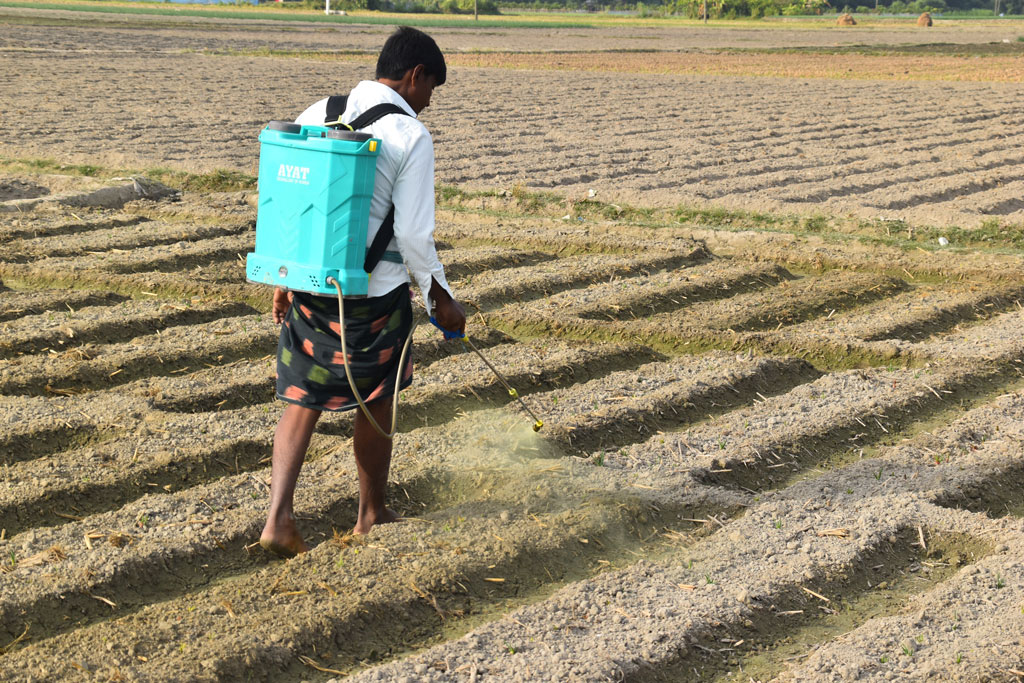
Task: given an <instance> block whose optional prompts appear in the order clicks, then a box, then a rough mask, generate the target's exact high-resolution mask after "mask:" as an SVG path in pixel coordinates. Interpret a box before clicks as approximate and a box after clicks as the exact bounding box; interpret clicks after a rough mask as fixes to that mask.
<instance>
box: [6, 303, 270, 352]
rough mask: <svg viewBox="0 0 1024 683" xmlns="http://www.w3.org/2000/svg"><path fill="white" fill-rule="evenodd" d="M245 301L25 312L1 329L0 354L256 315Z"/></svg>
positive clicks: (117, 338) (71, 345) (106, 340)
mask: <svg viewBox="0 0 1024 683" xmlns="http://www.w3.org/2000/svg"><path fill="white" fill-rule="evenodd" d="M256 313H257V312H256V311H255V310H253V308H252V307H251V306H248V305H246V304H242V303H221V304H206V305H203V304H199V305H194V304H191V303H190V302H187V301H186V302H183V304H182V303H171V302H166V301H162V302H155V301H152V302H148V301H143V302H122V303H120V304H117V305H115V306H96V307H85V308H80V309H78V310H76V311H70V310H68V311H64V312H59V311H58V312H57V313H53V312H50V313H45V314H39V315H34V316H26V317H23V318H21V319H20V320H18V321H17V322H10V323H7V324H5V325H3V326H2V327H0V331H2V332H3V334H4V337H3V339H2V340H0V358H6V357H10V356H13V355H19V356H20V355H27V354H35V353H42V352H45V351H49V350H51V349H53V350H61V351H67V350H70V349H73V348H74V347H76V346H79V345H85V344H112V343H116V342H118V341H121V340H123V339H126V338H128V339H130V338H132V337H137V336H141V335H145V334H148V333H153V332H158V331H161V330H165V329H168V328H171V327H180V326H184V325H200V324H203V323H209V322H213V321H216V320H220V319H221V318H228V317H235V316H242V315H247V314H256Z"/></svg>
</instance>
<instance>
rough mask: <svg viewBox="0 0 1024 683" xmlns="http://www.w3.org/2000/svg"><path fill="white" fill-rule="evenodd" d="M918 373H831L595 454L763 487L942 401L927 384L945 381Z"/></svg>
mask: <svg viewBox="0 0 1024 683" xmlns="http://www.w3.org/2000/svg"><path fill="white" fill-rule="evenodd" d="M919 375H920V373H917V372H913V371H895V372H890V371H884V370H874V369H873V370H854V371H848V372H842V373H831V374H828V375H825V376H824V377H821V378H820V379H817V380H816V381H814V382H811V383H809V384H805V385H802V386H799V387H797V388H795V389H793V390H792V391H789V392H787V393H785V394H783V395H779V396H773V397H771V398H767V399H766V400H764V401H761V402H759V403H756V404H755V405H753V406H750V407H746V408H740V409H738V410H734V411H731V412H729V413H726V414H725V415H723V416H720V417H718V418H717V419H715V420H714V421H713V422H709V423H702V424H700V425H696V426H695V427H691V428H689V429H687V430H685V431H678V432H673V433H662V434H656V435H654V436H652V437H650V438H649V439H647V440H646V441H644V442H642V443H635V444H632V445H630V446H627V447H625V448H621V449H618V450H604V451H597V452H595V453H593V454H592V456H591V457H592V459H594V460H600V461H601V462H602V463H603V464H604V465H605V466H608V467H613V468H616V469H626V470H632V471H642V472H647V473H650V474H651V475H653V476H659V475H668V474H678V473H680V472H689V473H690V474H691V475H692V476H693V477H694V478H696V479H697V480H698V481H702V482H704V483H706V484H710V485H719V486H723V485H724V486H731V487H736V488H741V489H744V490H747V491H763V490H765V489H769V488H772V487H776V486H778V485H779V484H780V483H781V482H785V481H787V480H789V479H791V478H792V477H793V476H794V474H795V473H798V472H802V471H804V470H805V469H807V468H808V467H810V466H813V465H816V464H819V463H822V462H824V461H826V460H827V459H828V458H830V457H835V456H837V455H841V454H843V453H845V452H853V453H856V451H858V450H860V451H861V452H863V449H864V448H865V447H866V446H868V445H870V444H871V443H872V442H873V441H874V440H875V439H877V438H879V437H880V436H882V435H884V434H888V433H895V432H898V431H899V429H900V424H901V423H902V422H905V421H906V420H907V417H908V414H916V413H919V411H926V410H927V409H929V408H932V409H934V408H935V407H937V406H941V405H943V404H942V402H941V401H940V400H939V399H938V398H936V397H935V396H934V395H933V394H932V393H931V392H930V391H929V390H928V388H927V386H926V385H928V386H932V387H933V388H936V387H939V388H945V383H944V382H942V381H940V378H932V377H920V376H919ZM812 405H813V406H814V409H813V410H810V409H808V406H812ZM854 457H856V456H854Z"/></svg>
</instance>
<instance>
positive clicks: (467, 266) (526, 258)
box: [440, 246, 555, 282]
mask: <svg viewBox="0 0 1024 683" xmlns="http://www.w3.org/2000/svg"><path fill="white" fill-rule="evenodd" d="M440 258H441V259H442V261H443V262H444V272H445V276H446V277H447V278H448V279H449V280H451V281H453V282H454V281H457V280H464V279H466V278H467V277H472V276H474V275H477V274H479V273H484V272H487V271H493V270H499V271H500V270H502V269H506V268H525V267H530V266H541V265H543V264H545V263H547V262H549V261H551V260H552V259H554V258H555V257H554V256H552V255H551V254H547V253H544V252H542V251H528V250H522V249H510V248H508V247H487V246H483V247H471V248H467V249H457V250H452V251H450V252H443V253H442V254H441V256H440Z"/></svg>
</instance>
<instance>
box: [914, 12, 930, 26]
mask: <svg viewBox="0 0 1024 683" xmlns="http://www.w3.org/2000/svg"><path fill="white" fill-rule="evenodd" d="M917 25H918V26H931V25H932V15H930V14H928V13H927V12H925V13H924V14H922V15H921V16H919V17H918V18H917Z"/></svg>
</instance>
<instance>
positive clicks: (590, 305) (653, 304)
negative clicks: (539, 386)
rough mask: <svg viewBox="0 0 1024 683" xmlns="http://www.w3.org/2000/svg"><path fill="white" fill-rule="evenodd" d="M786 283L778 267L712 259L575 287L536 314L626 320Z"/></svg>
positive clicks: (548, 300) (536, 308)
mask: <svg viewBox="0 0 1024 683" xmlns="http://www.w3.org/2000/svg"><path fill="white" fill-rule="evenodd" d="M787 279H793V276H792V275H791V274H790V273H789V272H788V271H786V270H785V269H784V268H781V267H779V266H775V265H758V264H753V263H735V262H732V261H727V260H726V261H713V262H710V263H707V264H703V265H699V266H694V267H692V268H683V269H679V270H674V271H671V272H666V273H658V274H655V275H642V276H638V277H632V278H629V279H619V280H614V281H612V282H606V283H601V284H596V285H592V286H590V287H587V288H585V289H582V290H580V289H576V290H573V291H572V292H569V293H567V294H565V295H563V296H551V297H547V298H546V299H545V300H544V301H542V302H538V303H537V304H536V305H534V306H533V307H532V309H531V310H533V311H536V312H537V313H538V314H544V315H552V316H554V315H564V314H565V311H567V310H568V311H570V312H571V313H572V314H573V315H575V316H577V317H579V318H583V319H593V320H607V319H611V320H625V319H629V318H639V317H643V316H649V315H656V314H658V313H664V312H667V311H671V310H676V309H679V308H683V307H685V306H691V305H694V304H696V303H698V302H702V301H714V300H717V299H725V298H729V297H732V296H735V295H737V294H742V293H744V292H750V291H756V290H760V289H765V288H768V287H772V286H774V285H777V284H779V283H780V282H782V281H784V280H787Z"/></svg>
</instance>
